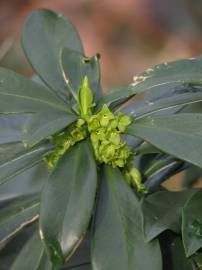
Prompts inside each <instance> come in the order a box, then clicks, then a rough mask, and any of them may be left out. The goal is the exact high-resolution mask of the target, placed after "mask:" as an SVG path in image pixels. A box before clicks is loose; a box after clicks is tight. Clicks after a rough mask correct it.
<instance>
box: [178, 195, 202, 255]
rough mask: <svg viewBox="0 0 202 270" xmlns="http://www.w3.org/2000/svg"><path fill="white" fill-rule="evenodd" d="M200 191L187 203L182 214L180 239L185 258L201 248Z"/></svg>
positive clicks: (201, 197)
mask: <svg viewBox="0 0 202 270" xmlns="http://www.w3.org/2000/svg"><path fill="white" fill-rule="evenodd" d="M201 204H202V190H199V191H198V192H197V193H195V194H193V196H192V197H191V198H190V199H189V201H187V203H186V205H185V206H184V208H183V213H182V238H183V243H184V248H185V252H186V255H187V256H191V255H193V254H194V253H195V252H196V251H197V250H198V249H199V248H201V247H202V218H201Z"/></svg>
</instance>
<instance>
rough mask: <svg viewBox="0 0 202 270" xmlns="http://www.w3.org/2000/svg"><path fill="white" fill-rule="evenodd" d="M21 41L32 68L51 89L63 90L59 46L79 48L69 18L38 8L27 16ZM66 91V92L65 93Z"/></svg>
mask: <svg viewBox="0 0 202 270" xmlns="http://www.w3.org/2000/svg"><path fill="white" fill-rule="evenodd" d="M22 45H23V47H24V50H25V53H26V56H27V58H28V60H29V61H30V63H31V64H32V66H33V68H34V69H35V70H36V72H37V73H38V74H39V76H40V77H41V78H42V79H43V80H44V81H45V83H46V84H47V85H48V86H49V87H50V88H51V89H53V90H55V91H56V93H57V94H58V91H61V92H63V93H64V92H65V93H66V92H67V91H66V90H67V85H66V84H65V82H64V78H63V75H62V71H61V67H60V61H61V60H60V58H61V52H62V49H63V48H69V49H72V50H75V51H78V52H81V53H82V52H83V47H82V44H81V41H80V37H79V35H78V33H77V32H76V29H75V28H74V26H73V25H72V24H71V22H70V21H69V20H68V19H66V18H64V17H63V16H62V15H61V14H56V13H55V12H53V11H50V10H46V9H39V10H36V11H34V12H32V14H31V15H30V16H29V17H28V18H27V20H26V23H25V26H24V30H23V34H22ZM66 95H67V94H66Z"/></svg>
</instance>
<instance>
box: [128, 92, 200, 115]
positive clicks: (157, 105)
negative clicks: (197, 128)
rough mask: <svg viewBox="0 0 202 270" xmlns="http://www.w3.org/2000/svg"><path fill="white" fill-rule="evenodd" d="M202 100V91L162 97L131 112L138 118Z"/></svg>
mask: <svg viewBox="0 0 202 270" xmlns="http://www.w3.org/2000/svg"><path fill="white" fill-rule="evenodd" d="M201 101H202V91H201V92H199V93H186V94H181V95H173V96H171V97H167V98H162V99H159V100H157V101H155V102H150V103H148V104H147V105H146V106H144V107H143V108H140V109H139V110H138V109H137V110H134V111H131V112H130V114H131V115H132V116H133V117H135V118H136V119H140V118H143V117H146V116H148V115H151V114H153V113H156V112H162V111H164V110H168V109H171V108H174V107H178V106H184V105H188V104H193V103H198V102H201Z"/></svg>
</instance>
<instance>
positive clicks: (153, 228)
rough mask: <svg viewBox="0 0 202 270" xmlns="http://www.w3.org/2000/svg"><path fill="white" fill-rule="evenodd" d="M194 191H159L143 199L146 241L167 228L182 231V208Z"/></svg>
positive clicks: (177, 231) (142, 207)
mask: <svg viewBox="0 0 202 270" xmlns="http://www.w3.org/2000/svg"><path fill="white" fill-rule="evenodd" d="M193 192H194V191H192V190H189V191H181V192H170V191H159V192H156V193H154V194H151V195H148V196H147V197H146V198H144V199H143V200H142V201H141V209H142V215H143V227H144V235H145V239H146V241H150V240H152V239H154V238H155V237H156V236H158V235H159V234H160V233H162V232H163V231H165V230H171V231H173V232H176V233H180V230H181V223H182V219H181V216H182V208H183V206H184V205H185V203H186V201H187V200H188V199H189V197H191V195H192V194H193Z"/></svg>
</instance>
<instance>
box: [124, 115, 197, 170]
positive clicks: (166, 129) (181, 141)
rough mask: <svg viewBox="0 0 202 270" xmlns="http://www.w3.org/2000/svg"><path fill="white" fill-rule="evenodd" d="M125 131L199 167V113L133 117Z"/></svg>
mask: <svg viewBox="0 0 202 270" xmlns="http://www.w3.org/2000/svg"><path fill="white" fill-rule="evenodd" d="M126 133H127V134H129V135H133V136H137V137H139V138H141V139H144V140H145V141H148V142H149V143H151V144H153V145H154V146H156V147H157V148H159V149H160V150H162V151H164V152H166V153H169V154H171V155H173V156H175V157H177V158H180V159H183V160H186V161H188V162H190V163H193V164H195V165H197V166H199V167H202V136H201V135H202V115H201V114H192V113H189V114H188V113H187V114H177V115H171V116H161V117H148V118H144V119H139V120H137V121H135V120H134V122H133V123H132V124H131V125H130V126H129V127H128V128H127V129H126ZM185 146H186V147H185Z"/></svg>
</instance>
